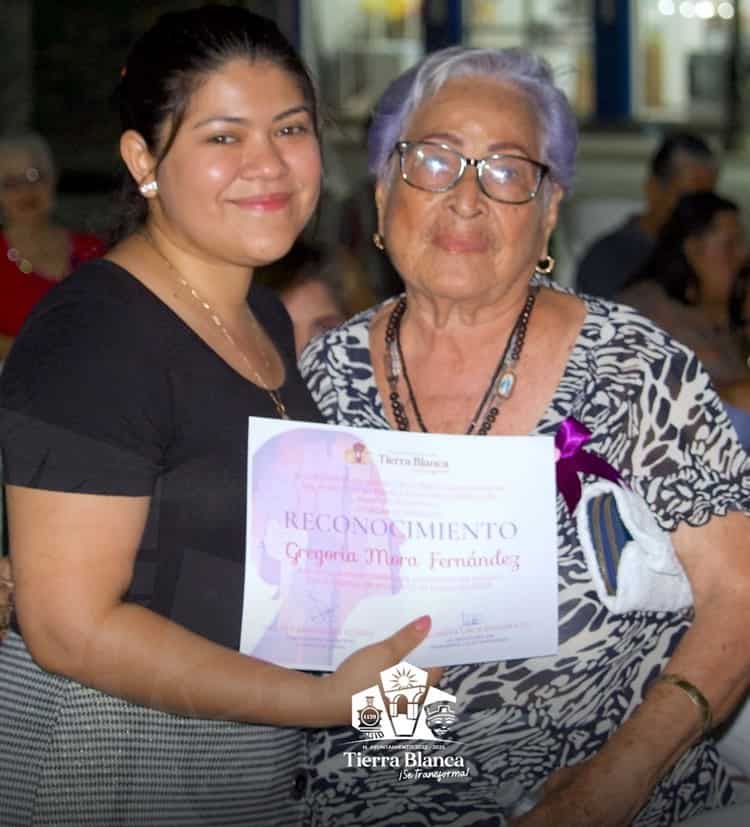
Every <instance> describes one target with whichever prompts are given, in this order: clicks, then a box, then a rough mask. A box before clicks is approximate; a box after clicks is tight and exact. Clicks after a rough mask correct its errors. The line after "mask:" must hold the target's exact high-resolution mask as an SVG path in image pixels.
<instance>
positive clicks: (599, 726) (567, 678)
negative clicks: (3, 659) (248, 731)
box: [300, 297, 750, 827]
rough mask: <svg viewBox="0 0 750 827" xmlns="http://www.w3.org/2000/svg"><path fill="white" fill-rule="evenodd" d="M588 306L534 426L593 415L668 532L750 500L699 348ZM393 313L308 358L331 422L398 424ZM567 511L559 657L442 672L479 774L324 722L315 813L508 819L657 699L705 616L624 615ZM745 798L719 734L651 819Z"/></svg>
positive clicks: (460, 743) (666, 782)
mask: <svg viewBox="0 0 750 827" xmlns="http://www.w3.org/2000/svg"><path fill="white" fill-rule="evenodd" d="M584 301H585V302H586V306H587V315H586V318H585V321H584V323H583V325H582V328H581V330H580V333H579V335H578V338H577V340H576V343H575V346H574V349H573V351H572V353H571V356H570V359H569V362H568V364H567V367H566V368H565V371H564V373H563V376H562V379H561V380H560V384H559V386H558V388H557V391H556V393H555V394H554V397H553V399H552V401H551V403H550V405H549V407H548V409H547V411H546V412H545V414H544V416H543V417H542V419H541V420H540V422H539V423H538V425H537V426H536V428H535V429H534V431H533V433H534V434H545V435H554V434H555V432H556V431H557V428H558V426H559V424H560V422H561V421H562V420H563V419H565V418H566V417H569V416H572V417H575V418H576V419H577V420H579V421H580V422H582V423H583V424H584V425H586V426H587V427H588V429H589V430H590V431H591V432H592V435H593V436H592V439H591V442H590V443H588V445H587V446H586V450H588V451H590V452H592V453H595V454H597V455H599V456H600V457H603V458H604V459H605V460H607V461H608V462H609V463H610V464H611V465H613V466H614V467H615V468H616V469H617V470H618V471H619V472H620V474H621V475H622V476H623V477H624V478H625V480H626V481H627V482H628V484H629V485H630V486H631V487H632V488H633V489H634V490H635V491H636V492H637V493H639V494H640V495H641V496H642V497H643V498H645V500H646V502H647V503H648V505H649V507H650V508H651V510H652V512H653V513H654V515H655V516H656V519H657V521H658V523H659V524H660V526H661V527H662V528H664V529H666V530H673V529H675V528H676V527H677V525H678V524H679V523H680V522H682V521H687V522H688V523H689V524H690V525H694V526H698V525H702V524H704V523H706V522H707V521H708V520H709V519H710V518H711V516H712V515H715V514H716V515H722V514H726V513H727V511H730V510H743V511H748V510H750V460H749V459H748V457H747V456H746V454H745V453H744V452H743V450H742V449H741V448H740V446H739V444H738V442H737V440H736V436H735V433H734V431H733V429H732V428H731V425H730V423H729V420H728V419H727V416H726V414H725V413H724V409H723V406H722V404H721V401H720V400H719V398H718V396H717V395H716V393H715V391H714V389H713V387H712V386H711V384H710V381H709V379H708V376H707V374H706V372H705V371H704V370H703V368H702V367H701V365H700V363H699V362H698V361H697V359H696V357H695V356H694V355H693V354H692V353H691V352H690V351H688V350H686V349H685V348H684V347H682V346H681V345H680V344H678V343H676V342H675V341H673V340H672V339H671V338H670V337H669V336H668V335H667V334H666V333H664V332H663V331H661V330H660V329H659V328H657V327H656V326H655V325H654V324H652V323H651V322H649V321H648V320H647V319H645V318H644V317H643V316H641V315H639V314H638V313H636V312H635V311H633V310H632V309H630V308H627V307H624V306H622V305H617V304H612V303H610V302H606V301H603V300H600V299H596V298H593V297H585V298H584ZM377 310H378V308H374V309H370V310H367V311H365V312H364V313H361V314H359V315H358V316H356V317H354V318H353V319H352V320H351V321H349V322H348V323H346V324H344V325H343V326H341V327H339V328H337V329H335V330H333V331H330V332H329V333H327V334H326V335H324V336H323V337H321V338H320V339H318V340H316V341H315V342H313V343H312V344H311V345H310V346H309V347H308V349H307V350H306V352H305V353H304V354H303V356H302V360H301V364H300V367H301V371H302V374H303V377H304V378H305V380H306V381H307V383H308V386H309V387H310V389H311V391H312V394H313V396H314V398H315V400H316V402H317V403H318V406H319V407H320V409H321V411H322V412H323V415H324V416H325V417H326V419H327V421H329V422H332V423H336V424H342V425H350V426H361V427H370V428H388V427H389V425H388V422H387V419H386V417H385V413H384V410H383V403H382V400H381V399H380V396H379V394H378V390H377V387H376V385H375V382H374V379H373V371H372V365H371V361H370V352H369V346H368V336H369V324H370V320H371V319H372V318H373V316H374V315H375V313H376V312H377ZM593 481H594V478H586V479H584V480H583V483H584V485H586V484H587V483H590V482H593ZM557 506H558V508H557V519H558V542H559V614H560V623H559V638H560V648H559V653H558V654H557V656H554V657H545V658H535V659H529V660H515V661H505V662H500V663H483V664H477V665H467V666H457V667H450V668H448V669H447V670H446V672H445V676H444V678H443V680H442V682H441V687H442V688H444V689H446V690H447V691H449V692H451V693H453V694H455V695H457V700H458V704H457V706H458V712H459V716H460V718H459V722H458V724H457V725H456V726H455V727H454V728H453V729H452V730H451V735H452V737H454V738H455V740H456V744H455V746H453V747H451V748H450V751H451V752H453V753H455V754H457V755H459V754H460V755H462V756H463V757H464V760H465V761H466V764H467V766H468V767H469V769H470V777H469V778H468V779H460V780H458V781H451V780H443V781H441V782H431V783H426V782H419V781H401V782H399V781H398V780H397V774H396V773H395V772H394V771H393V770H392V769H379V770H376V769H372V768H368V769H366V770H357V769H355V768H349V767H347V766H345V762H344V759H343V756H342V752H343V751H344V750H345V749H347V744H346V742H347V741H351V740H352V730H351V729H344V730H340V731H333V732H331V731H329V732H323V733H315V734H313V735H311V736H310V737H309V745H310V754H311V761H312V782H311V787H310V805H311V819H312V823H313V824H315V825H323V824H325V825H334V824H335V825H337V826H338V825H347V824H363V825H364V824H367V825H371V824H377V825H381V826H384V825H387V826H388V827H393V826H395V825H451V827H454V825H496V824H502V823H503V821H502V817H501V816H500V815H499V809H500V807H499V801H498V798H499V789H500V788H501V785H502V784H503V783H504V782H507V781H511V780H512V781H518V782H520V783H521V784H522V785H523V786H524V787H525V788H526V789H533V788H535V787H537V786H538V785H540V784H541V783H542V782H543V781H544V779H545V778H546V777H547V776H548V775H549V774H550V773H551V772H552V771H554V770H555V769H557V768H559V767H562V766H566V765H571V764H575V763H578V762H580V761H581V760H583V759H585V758H587V757H589V756H591V755H592V754H593V753H595V752H596V751H597V750H598V749H599V748H600V747H601V746H602V745H603V744H604V743H605V741H606V740H607V739H608V738H609V737H610V735H612V733H613V732H614V731H615V730H616V729H617V728H618V727H619V726H620V724H621V723H622V722H623V720H624V719H626V718H627V717H628V716H629V715H630V714H631V713H632V712H633V711H634V710H635V708H636V707H637V706H638V705H639V704H640V703H641V701H642V699H643V697H644V691H645V688H646V687H647V685H648V683H649V682H650V681H651V680H652V679H653V678H654V677H655V676H656V675H657V674H658V673H659V672H660V671H661V670H662V668H663V665H664V663H665V662H666V661H667V660H668V659H669V657H670V656H671V653H672V652H673V650H674V648H675V646H676V645H677V643H678V641H679V640H680V638H681V637H682V635H683V634H684V632H685V630H686V629H687V628H688V626H689V624H690V619H691V613H690V611H688V610H684V611H679V612H654V611H634V612H628V613H625V614H614V613H610V612H609V611H608V610H607V609H606V608H605V607H604V606H603V604H602V603H601V601H600V600H599V598H598V597H597V594H596V591H595V589H594V587H593V585H592V581H591V577H590V575H589V572H588V570H587V567H586V563H585V560H584V556H583V552H582V550H581V547H580V544H579V541H578V536H577V530H576V524H575V520H574V519H573V517H572V516H571V515H570V514H569V512H568V510H567V507H566V505H565V502H564V500H563V497H562V496H561V495H560V494H558V503H557ZM710 553H711V549H710V548H707V549H706V554H710ZM348 748H349V749H350V748H351V747H348ZM731 797H732V790H731V786H730V784H729V781H728V779H727V776H726V773H725V771H724V768H723V766H722V764H721V761H720V759H719V757H718V755H717V753H716V750H715V748H714V746H713V743H712V742H711V741H709V740H705V741H703V742H701V743H699V744H698V745H697V746H695V747H693V748H692V749H691V750H690V751H689V752H687V753H686V754H685V755H684V756H683V757H682V759H681V760H680V761H679V762H678V764H677V765H676V766H675V767H674V769H673V770H672V771H671V772H670V773H669V774H668V775H667V776H666V777H665V778H664V779H663V780H662V781H661V783H660V784H659V785H658V786H657V788H656V789H655V790H654V792H653V795H652V796H651V799H650V800H649V802H648V804H647V805H646V807H645V808H644V809H643V810H642V811H641V813H640V815H639V817H638V819H637V821H636V822H635V823H636V824H637V825H639V827H646V826H648V827H657V825H659V826H661V825H669V824H674V823H676V822H678V821H681V820H683V819H684V818H687V817H688V816H690V815H692V814H694V813H697V812H700V811H701V810H703V809H709V808H713V807H717V806H722V805H725V804H726V803H728V802H729V801H730V800H731Z"/></svg>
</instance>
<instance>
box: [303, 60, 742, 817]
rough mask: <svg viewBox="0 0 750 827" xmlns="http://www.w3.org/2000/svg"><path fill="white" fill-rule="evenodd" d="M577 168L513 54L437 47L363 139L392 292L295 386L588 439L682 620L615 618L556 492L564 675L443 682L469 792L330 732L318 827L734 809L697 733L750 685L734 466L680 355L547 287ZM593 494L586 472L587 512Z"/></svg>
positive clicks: (493, 674)
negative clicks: (367, 764)
mask: <svg viewBox="0 0 750 827" xmlns="http://www.w3.org/2000/svg"><path fill="white" fill-rule="evenodd" d="M575 150H576V127H575V120H574V116H573V113H572V112H571V110H570V108H569V106H568V104H567V102H566V101H565V99H564V96H563V95H562V93H561V92H560V91H559V90H558V89H556V88H555V86H554V84H553V81H552V78H551V74H550V71H549V68H548V67H547V66H546V64H544V63H543V62H541V61H539V60H538V59H535V58H534V57H532V56H531V55H528V54H526V53H525V52H522V51H518V50H507V51H502V50H501V51H497V50H484V49H477V50H473V49H469V50H466V49H449V50H446V51H442V52H438V53H436V54H433V55H432V56H429V57H428V58H426V59H425V60H424V61H423V62H422V63H421V64H420V65H419V66H418V67H417V68H416V69H415V70H411V71H410V72H408V73H407V74H406V75H404V76H402V77H401V78H399V79H398V80H397V81H395V82H394V83H393V84H392V86H391V87H390V88H389V89H388V90H387V91H386V93H385V95H384V97H383V99H382V101H381V103H380V104H379V106H378V108H377V110H376V113H375V118H374V122H373V126H372V130H371V133H370V160H371V167H372V169H373V171H374V172H375V174H376V175H377V188H376V202H377V210H378V217H379V228H378V233H377V234H376V235H375V237H374V241H375V244H376V245H377V246H378V247H380V248H381V249H384V250H385V251H386V252H387V254H388V255H389V256H390V258H391V260H392V261H393V263H394V264H395V266H396V268H397V269H398V271H399V273H400V275H401V276H402V278H403V280H404V283H405V285H406V292H405V294H404V295H403V296H401V297H400V298H398V299H396V300H393V301H389V302H387V303H385V304H383V305H380V306H378V307H375V308H373V309H371V310H368V311H366V312H364V313H362V314H360V315H358V316H356V317H355V318H354V319H352V320H351V321H350V322H348V323H347V324H346V325H344V326H343V327H341V328H338V329H336V330H333V331H330V332H329V333H327V334H325V335H324V336H323V337H321V338H320V339H318V340H316V341H315V342H314V343H313V344H312V345H311V346H310V347H309V348H308V349H307V351H306V352H305V354H303V356H302V360H301V368H302V372H303V375H304V376H305V378H306V380H307V382H308V385H309V387H310V388H311V389H312V391H313V395H314V397H315V398H316V401H317V403H318V405H319V406H320V408H321V409H322V411H323V413H324V415H325V416H326V417H327V418H328V419H329V421H332V422H336V423H340V424H345V425H350V426H351V425H357V426H364V427H371V428H397V429H400V430H413V431H432V432H443V433H453V434H476V435H489V436H491V435H519V434H539V435H549V436H551V435H555V434H557V433H558V432H559V431H560V428H561V424H564V423H568V424H569V423H571V422H576V423H577V427H580V425H584V426H585V427H586V428H587V429H588V430H589V431H590V432H591V439H590V443H589V444H588V445H587V451H588V452H589V454H595V455H597V456H598V457H599V458H600V459H601V460H603V461H604V462H606V463H607V464H608V466H609V467H611V468H612V469H613V471H616V472H617V473H618V474H619V475H620V477H621V479H622V480H623V482H624V484H625V485H626V486H627V487H628V489H629V490H630V491H631V492H632V496H633V497H637V498H638V501H639V502H640V503H641V504H643V503H644V502H645V504H646V506H647V508H648V510H649V511H650V513H651V514H653V516H654V518H655V522H654V529H655V530H656V531H657V532H658V533H659V536H660V537H662V538H663V537H664V536H665V535H664V532H667V536H669V537H670V538H671V541H672V544H673V546H674V549H675V550H676V554H677V557H678V559H679V562H680V563H681V565H682V567H683V569H684V573H686V574H687V578H688V579H689V584H690V586H691V588H692V601H689V602H688V604H687V605H684V606H683V607H682V608H677V609H671V610H668V611H667V610H662V611H657V610H655V608H654V607H653V606H650V605H649V604H648V603H647V602H646V603H644V605H643V607H642V608H640V609H639V608H633V607H631V608H629V609H628V610H622V611H612V610H611V608H607V605H605V602H604V601H603V599H602V597H601V595H600V592H599V590H598V589H597V588H595V583H594V578H593V577H592V571H591V570H590V569H589V568H588V567H587V563H586V557H585V555H584V551H583V549H582V542H581V537H580V536H579V532H578V529H577V525H576V521H575V515H574V513H571V511H570V510H569V508H568V505H567V504H566V502H565V499H564V497H562V496H559V497H558V515H557V516H558V543H559V556H558V561H559V616H560V623H559V640H560V645H559V651H558V654H557V655H555V656H552V657H545V658H534V659H528V660H523V661H512V662H500V663H484V664H480V665H473V666H472V665H467V666H460V667H452V668H449V669H448V670H446V673H445V676H444V679H443V681H442V683H441V686H442V687H443V688H444V689H445V690H447V691H449V692H451V693H453V694H455V695H457V699H458V710H457V711H458V713H459V721H458V723H457V725H456V727H455V729H454V730H453V733H452V736H453V737H454V738H455V744H454V746H452V747H448V751H449V752H450V751H452V752H455V753H457V754H460V755H462V756H463V758H464V761H465V763H466V766H467V767H468V768H469V779H468V780H460V781H443V782H437V781H435V782H430V781H426V780H424V779H421V780H420V781H416V782H411V783H412V784H413V786H406V785H408V784H409V783H410V782H404V781H398V780H397V777H396V774H395V773H394V772H393V771H392V770H391V771H388V770H380V771H376V770H373V769H371V768H368V769H362V770H358V769H357V768H355V767H350V766H347V764H346V763H345V760H344V756H343V755H342V753H343V752H344V751H346V750H347V749H351V745H350V743H349V744H347V741H349V742H350V741H351V730H347V731H342V732H340V733H337V732H329V733H323V734H321V735H319V736H317V737H316V738H315V739H314V740H313V741H312V758H313V763H314V766H315V772H314V777H313V779H312V783H311V791H310V802H311V812H312V814H313V821H314V823H316V824H336V825H345V824H380V825H389V827H390V826H391V825H396V824H409V825H435V824H446V825H469V824H471V825H477V824H482V825H489V824H499V823H500V824H501V823H504V818H505V815H508V814H512V823H513V824H517V825H518V826H519V827H541V825H555V827H560V826H561V825H576V827H583V826H584V825H591V826H592V827H594V825H595V826H596V827H606V825H613V826H614V825H626V824H631V823H634V824H637V825H649V826H650V827H655V826H656V825H668V824H673V823H676V822H679V821H681V820H683V819H685V818H688V817H689V816H691V815H692V814H694V813H699V812H701V811H702V810H704V809H710V808H714V807H718V806H722V805H724V804H727V803H729V802H730V801H731V800H732V795H733V791H732V788H731V784H730V782H729V780H728V777H727V774H726V772H725V770H724V768H723V766H722V764H721V762H720V760H719V758H718V756H717V753H716V751H715V748H714V746H713V743H712V741H711V739H710V730H711V729H712V728H713V726H715V725H716V724H717V723H719V722H721V721H722V720H723V719H725V718H726V716H727V715H728V714H729V713H730V712H731V710H732V709H733V707H734V706H735V704H736V703H737V702H738V700H739V699H740V697H741V696H742V694H743V692H744V691H745V690H746V688H747V686H748V678H749V676H750V649H749V648H748V646H747V638H746V629H747V624H748V622H750V555H748V548H747V545H748V540H747V537H748V523H747V520H746V517H745V515H744V514H743V512H745V511H747V509H748V505H749V503H748V487H747V482H746V480H747V479H748V476H747V474H748V471H750V464H749V463H748V460H747V458H746V456H745V454H744V453H743V452H742V450H741V448H740V446H739V445H738V443H737V441H736V437H735V434H734V432H733V431H732V429H731V426H730V425H729V422H728V420H727V417H726V415H725V413H724V411H723V409H722V405H721V403H720V401H719V398H718V397H717V396H716V394H715V392H714V391H713V389H712V387H711V385H710V381H709V378H708V376H707V375H706V373H705V372H704V370H703V369H702V367H701V366H700V364H699V363H698V361H697V359H696V358H695V356H694V355H693V354H692V353H691V352H690V351H688V350H686V349H685V348H684V347H682V346H681V345H679V344H677V343H676V342H674V341H673V340H672V339H670V338H669V336H667V335H666V334H665V333H664V332H662V331H661V330H659V329H658V328H656V327H655V326H654V325H653V324H652V323H650V322H649V321H647V320H646V319H645V318H643V317H642V316H640V315H638V314H637V313H636V312H634V311H632V310H630V309H628V308H624V307H621V306H618V305H613V304H610V303H607V302H605V301H602V300H599V299H593V298H586V299H583V298H579V297H577V296H575V295H572V294H569V293H566V292H564V291H562V290H559V289H557V288H555V287H554V286H553V285H552V283H551V282H550V281H549V280H548V279H547V278H546V277H545V276H546V274H548V273H549V272H550V270H551V269H552V266H553V261H552V259H551V258H550V257H549V254H548V243H549V238H550V234H551V232H552V230H553V228H554V226H555V221H556V218H557V212H558V208H559V204H560V201H561V199H562V198H563V196H564V195H565V193H566V192H567V191H569V189H570V187H571V183H572V178H573V168H574V156H575ZM540 274H541V275H540ZM743 476H744V480H745V481H744V482H743ZM594 481H595V478H594V477H592V476H590V475H583V477H582V482H583V484H584V492H585V491H586V488H588V487H589V486H590V485H591V483H592V482H594ZM691 603H692V605H690V604H691ZM514 790H515V791H516V792H513V791H514ZM522 790H525V791H526V792H527V796H526V798H527V799H532V800H536V801H537V803H536V806H535V807H533V809H531V811H530V812H526V814H524V815H521V814H520V812H519V808H518V807H516V808H513V807H512V806H510V805H512V803H513V801H512V799H513V798H514V797H517V794H518V793H519V792H520V791H522ZM528 793H532V795H528ZM504 813H505V815H504Z"/></svg>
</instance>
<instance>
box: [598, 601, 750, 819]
mask: <svg viewBox="0 0 750 827" xmlns="http://www.w3.org/2000/svg"><path fill="white" fill-rule="evenodd" d="M747 603H748V601H747V598H745V597H744V596H739V599H732V597H731V595H725V596H724V599H723V601H721V602H719V601H712V602H711V603H709V604H704V605H702V606H701V607H700V608H699V609H698V611H697V613H696V618H695V621H694V622H693V624H692V626H691V628H690V629H689V630H688V631H687V632H686V633H685V635H684V636H683V638H682V640H681V641H680V643H679V645H678V647H677V649H676V650H675V652H674V655H673V657H672V658H671V659H670V661H669V662H668V663H667V664H666V666H665V667H664V670H663V672H662V674H675V675H679V676H681V677H682V678H684V679H686V680H687V681H689V682H690V683H692V684H693V685H694V686H696V687H697V688H698V689H699V691H700V692H701V693H702V694H703V695H704V696H705V698H706V700H707V701H708V703H709V705H710V708H711V712H712V717H713V721H714V724H715V723H718V722H720V721H721V720H723V719H725V718H726V717H727V716H728V715H729V714H730V713H731V712H732V710H733V709H734V707H735V706H736V704H737V703H738V702H739V701H740V700H741V698H742V697H743V695H744V694H745V692H746V691H747V688H748V685H749V684H750V657H749V654H750V647H748V646H747V633H746V629H747V628H748V624H750V616H748V606H747ZM703 734H704V714H703V712H702V710H701V708H700V707H699V706H698V705H697V704H696V703H695V702H694V701H693V700H691V698H690V696H689V695H688V694H687V693H686V692H685V691H684V690H683V689H681V688H680V687H679V686H676V685H674V684H673V683H668V682H666V681H663V680H659V679H656V680H654V681H653V683H652V684H651V685H650V687H648V689H647V692H646V696H645V698H644V700H643V702H642V703H641V705H640V706H639V707H638V708H637V709H636V710H635V712H634V713H633V715H632V716H631V717H630V718H629V719H628V720H627V721H626V722H625V723H624V724H623V725H622V726H621V727H620V729H619V730H618V731H617V732H616V733H614V734H613V736H612V737H611V738H610V739H609V741H608V742H607V743H606V744H605V745H604V747H602V749H601V750H600V752H599V753H598V754H597V755H596V756H594V758H593V759H592V762H591V763H592V765H593V767H592V769H595V768H596V767H597V766H599V767H600V768H601V769H602V770H604V771H605V772H606V773H607V774H614V776H615V778H617V779H619V781H618V782H617V783H619V784H620V785H622V786H623V788H624V789H627V791H628V793H629V798H630V801H631V806H630V810H631V812H630V814H629V817H630V818H633V817H634V816H635V814H636V813H637V812H638V811H639V810H640V808H641V807H642V806H643V805H644V804H645V803H646V801H647V800H648V798H649V796H650V794H651V792H652V790H653V788H654V787H655V786H656V784H657V783H658V782H659V780H660V779H661V778H662V777H663V776H664V775H666V774H667V773H668V772H669V770H670V769H671V768H672V767H673V766H674V765H675V764H676V763H677V761H678V760H679V759H680V757H681V756H682V755H683V754H684V753H685V751H686V750H688V749H689V748H690V747H691V746H692V745H693V744H694V743H696V742H697V741H698V740H700V738H702V737H703ZM628 823H629V822H628Z"/></svg>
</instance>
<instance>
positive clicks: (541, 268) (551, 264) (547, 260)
mask: <svg viewBox="0 0 750 827" xmlns="http://www.w3.org/2000/svg"><path fill="white" fill-rule="evenodd" d="M554 269H555V260H554V258H552V256H551V255H546V256H545V257H544V258H542V259H539V261H537V263H536V271H537V273H541V274H542V275H543V276H549V275H550V273H551V272H552V271H553V270H554Z"/></svg>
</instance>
